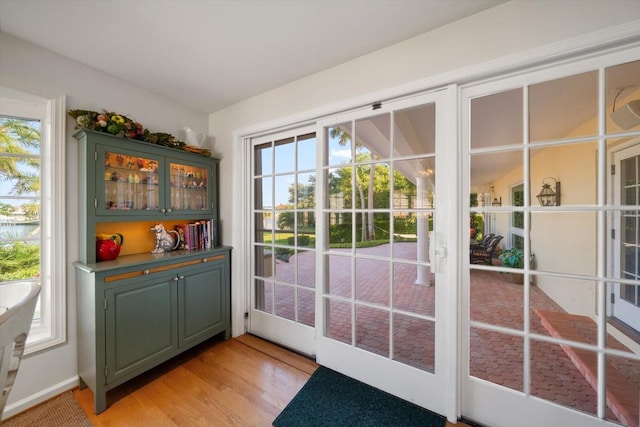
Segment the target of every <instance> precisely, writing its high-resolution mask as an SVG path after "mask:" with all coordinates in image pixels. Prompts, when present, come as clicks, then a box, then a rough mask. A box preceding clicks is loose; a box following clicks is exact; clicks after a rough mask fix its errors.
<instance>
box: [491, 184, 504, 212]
mask: <svg viewBox="0 0 640 427" xmlns="http://www.w3.org/2000/svg"><path fill="white" fill-rule="evenodd" d="M491 195H492V196H493V201H492V202H491V206H493V207H494V208H497V207H499V206H502V196H500V198H499V199H498V198H497V197H496V196H495V193H494V192H493V185H492V186H491Z"/></svg>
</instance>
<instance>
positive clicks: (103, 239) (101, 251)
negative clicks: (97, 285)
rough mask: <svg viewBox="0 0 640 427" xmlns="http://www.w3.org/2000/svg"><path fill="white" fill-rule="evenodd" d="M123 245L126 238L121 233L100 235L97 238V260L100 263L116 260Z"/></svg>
mask: <svg viewBox="0 0 640 427" xmlns="http://www.w3.org/2000/svg"><path fill="white" fill-rule="evenodd" d="M123 243H124V236H123V235H122V234H120V233H113V234H98V235H97V236H96V259H97V260H98V261H109V260H112V259H116V258H117V257H118V255H119V254H120V246H122V244H123Z"/></svg>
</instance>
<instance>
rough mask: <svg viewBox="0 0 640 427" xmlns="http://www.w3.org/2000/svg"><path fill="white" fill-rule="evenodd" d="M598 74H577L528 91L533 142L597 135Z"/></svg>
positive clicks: (540, 84)
mask: <svg viewBox="0 0 640 427" xmlns="http://www.w3.org/2000/svg"><path fill="white" fill-rule="evenodd" d="M597 112H598V72H597V71H591V72H589V73H584V74H578V75H576V76H569V77H564V78H561V79H556V80H550V81H546V82H544V83H538V84H535V85H532V86H531V87H530V88H529V139H530V141H531V142H536V141H548V140H552V139H562V138H575V137H580V136H587V135H595V134H596V133H597V130H598V121H597V120H596V118H597V116H598V115H597Z"/></svg>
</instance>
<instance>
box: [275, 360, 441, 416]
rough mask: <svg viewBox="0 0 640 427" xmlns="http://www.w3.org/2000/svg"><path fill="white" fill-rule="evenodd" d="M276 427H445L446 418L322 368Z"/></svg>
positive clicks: (290, 403)
mask: <svg viewBox="0 0 640 427" xmlns="http://www.w3.org/2000/svg"><path fill="white" fill-rule="evenodd" d="M273 425H274V426H275V427H293V426H304V427H314V426H363V427H364V426H376V427H377V426H403V427H408V426H421V427H444V426H445V418H444V417H443V416H441V415H438V414H435V413H433V412H431V411H428V410H426V409H424V408H421V407H419V406H417V405H414V404H412V403H410V402H407V401H405V400H402V399H400V398H397V397H395V396H392V395H390V394H388V393H385V392H383V391H381V390H378V389H377V388H374V387H371V386H369V385H367V384H364V383H361V382H360V381H356V380H354V379H353V378H349V377H346V376H344V375H342V374H339V373H337V372H335V371H333V370H331V369H328V368H325V367H323V366H320V367H319V368H318V369H317V370H316V371H315V372H314V373H313V375H312V376H311V378H309V381H308V382H307V383H306V384H305V385H304V386H303V387H302V389H301V390H300V391H299V392H298V394H296V395H295V397H294V398H293V400H292V401H291V402H289V404H288V405H287V407H286V408H284V411H282V413H280V415H278V417H277V418H276V419H275V420H274V421H273Z"/></svg>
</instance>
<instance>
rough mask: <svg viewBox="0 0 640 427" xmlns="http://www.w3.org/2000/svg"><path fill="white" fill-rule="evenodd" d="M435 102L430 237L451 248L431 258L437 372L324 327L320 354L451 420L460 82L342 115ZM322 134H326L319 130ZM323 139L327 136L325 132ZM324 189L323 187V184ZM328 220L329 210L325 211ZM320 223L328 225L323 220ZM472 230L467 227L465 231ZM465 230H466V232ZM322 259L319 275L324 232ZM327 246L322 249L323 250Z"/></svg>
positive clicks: (320, 315)
mask: <svg viewBox="0 0 640 427" xmlns="http://www.w3.org/2000/svg"><path fill="white" fill-rule="evenodd" d="M431 102H435V103H436V147H437V148H436V162H438V166H437V168H436V175H437V176H438V178H437V179H436V185H437V191H436V192H435V197H436V200H435V206H436V221H435V223H437V224H438V230H437V231H436V233H434V234H435V238H434V239H433V240H432V242H431V244H430V245H431V246H432V247H433V248H440V247H445V248H446V252H447V253H446V254H445V253H442V252H437V253H440V255H436V256H435V260H434V259H432V260H431V262H432V265H434V266H435V268H436V271H435V273H436V282H437V283H440V285H436V287H435V292H436V299H435V300H436V309H435V311H436V314H435V318H436V319H437V320H436V322H435V328H436V329H435V330H436V338H435V365H436V372H435V374H432V373H428V372H426V371H422V370H419V369H417V368H414V367H411V366H408V365H404V364H402V363H399V362H396V361H393V360H389V359H388V358H386V357H381V356H379V355H376V354H373V353H370V352H367V351H364V350H361V349H358V348H356V347H353V346H351V345H348V344H345V343H342V342H338V341H335V340H333V339H330V338H327V337H325V336H324V330H323V327H318V328H317V330H316V332H317V338H316V351H317V353H316V354H317V360H318V363H320V364H321V365H323V366H327V367H329V368H331V369H334V370H337V371H339V372H342V373H345V374H347V375H348V376H350V377H353V378H356V379H358V380H360V381H363V382H365V383H367V384H370V385H372V386H374V387H376V388H379V389H382V390H384V391H386V392H388V393H391V394H394V395H396V396H399V397H401V398H403V399H406V400H409V401H412V402H414V403H416V404H418V405H420V406H423V407H426V408H428V409H430V410H432V411H435V412H438V413H441V414H446V416H447V417H448V419H449V420H450V421H452V422H455V421H456V420H457V415H458V413H457V406H456V405H457V399H456V396H457V369H458V367H457V363H456V360H455V358H452V357H448V355H451V354H455V351H456V350H457V339H456V337H457V333H456V330H457V311H456V310H449V309H448V307H450V306H451V305H455V303H456V301H457V298H456V297H457V283H458V280H457V279H456V276H457V274H458V264H457V262H458V259H459V257H457V256H455V254H457V253H458V240H459V238H458V234H459V230H458V228H459V227H458V224H459V220H458V216H457V214H456V213H457V212H458V202H459V197H458V195H459V193H458V192H457V188H458V174H457V171H456V159H457V156H456V153H457V151H458V144H457V138H456V135H457V133H456V132H457V129H456V126H455V117H456V113H457V87H456V86H455V85H450V86H449V87H448V88H447V89H444V90H441V91H436V92H430V93H426V94H423V95H419V96H416V97H411V98H407V99H406V100H402V101H397V102H390V103H388V104H383V107H382V108H381V109H380V110H376V111H375V112H372V111H370V110H369V111H366V112H357V113H355V114H353V115H349V116H345V115H342V116H340V121H343V120H344V121H349V120H356V119H359V118H363V117H368V116H374V115H376V114H381V113H385V112H392V111H395V110H398V109H404V108H409V107H411V106H419V105H423V104H426V103H431ZM335 123H336V120H335V119H327V120H325V121H319V123H318V125H319V126H318V127H319V132H320V128H322V129H323V130H322V132H324V129H325V127H326V126H331V125H333V124H335ZM318 135H321V134H320V133H319V134H318ZM320 140H322V141H324V137H323V136H321V137H320ZM319 191H320V190H319ZM321 217H322V221H324V215H321ZM318 228H319V229H324V223H322V224H321V225H320V226H319V227H318ZM466 233H467V234H468V231H467V232H466ZM467 234H465V235H467ZM318 240H319V241H320V243H319V246H318V247H319V251H318V254H317V257H318V258H317V261H316V263H317V265H318V266H320V268H318V271H319V273H318V274H319V275H321V274H322V272H323V271H325V268H326V265H325V262H326V261H325V259H326V257H324V256H323V255H324V254H327V253H328V251H327V250H326V249H324V248H326V247H327V246H326V243H325V241H324V235H323V237H319V238H318ZM320 252H322V253H320ZM432 254H433V251H432ZM323 280H324V277H322V276H321V277H319V278H318V279H317V280H316V283H317V289H316V295H317V298H316V325H324V324H325V320H326V319H325V316H324V305H323V298H324V297H325V295H327V294H325V293H323V292H322V291H323V286H322V285H321V283H323Z"/></svg>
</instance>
